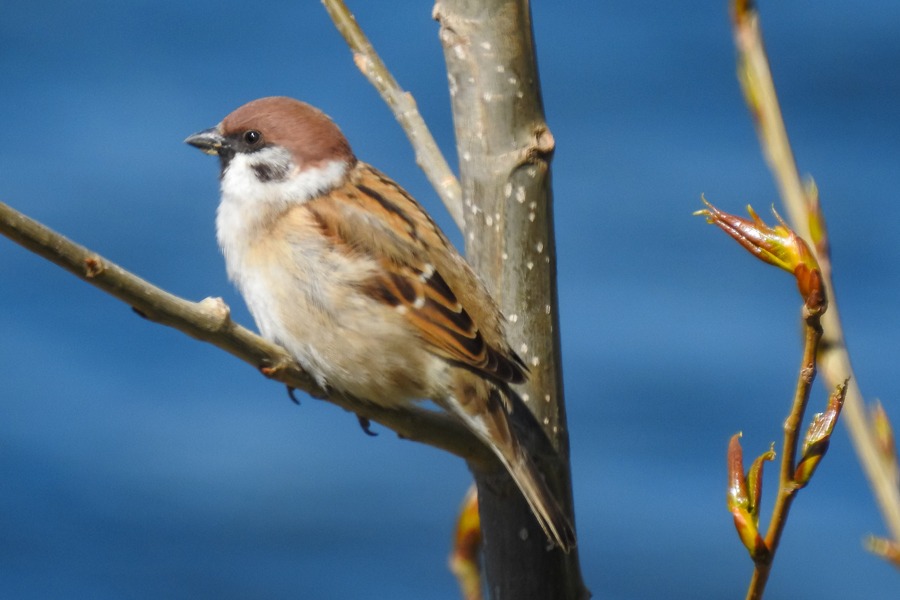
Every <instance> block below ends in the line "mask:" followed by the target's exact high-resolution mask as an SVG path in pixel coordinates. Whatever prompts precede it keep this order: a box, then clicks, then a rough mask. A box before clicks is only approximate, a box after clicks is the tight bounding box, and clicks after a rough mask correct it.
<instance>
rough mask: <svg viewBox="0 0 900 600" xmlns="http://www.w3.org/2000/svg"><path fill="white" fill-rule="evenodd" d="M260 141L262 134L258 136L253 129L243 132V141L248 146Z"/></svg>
mask: <svg viewBox="0 0 900 600" xmlns="http://www.w3.org/2000/svg"><path fill="white" fill-rule="evenodd" d="M261 139H262V134H260V133H259V132H258V131H256V130H255V129H251V130H250V131H245V132H244V141H245V142H246V143H247V144H249V145H250V146H252V145H254V144H256V143H257V142H259V140H261Z"/></svg>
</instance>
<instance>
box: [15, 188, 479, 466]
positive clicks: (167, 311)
mask: <svg viewBox="0 0 900 600" xmlns="http://www.w3.org/2000/svg"><path fill="white" fill-rule="evenodd" d="M0 233H2V234H3V235H5V236H6V237H8V238H9V239H11V240H12V241H14V242H16V243H17V244H19V245H21V246H23V247H24V248H27V249H28V250H30V251H32V252H34V253H35V254H38V255H39V256H42V257H44V258H46V259H47V260H49V261H51V262H53V263H55V264H57V265H59V266H60V267H62V268H63V269H65V270H67V271H69V272H70V273H72V274H74V275H75V276H76V277H78V278H80V279H82V280H84V281H86V282H88V283H90V284H91V285H93V286H94V287H97V288H99V289H101V290H103V291H104V292H106V293H108V294H110V295H112V296H114V297H116V298H118V299H119V300H121V301H123V302H125V303H126V304H128V305H130V306H131V307H133V308H134V310H135V311H137V312H138V313H139V314H140V315H142V316H144V317H146V318H147V319H149V320H151V321H154V322H156V323H160V324H162V325H166V326H168V327H172V328H174V329H177V330H178V331H181V332H182V333H186V334H187V335H189V336H191V337H193V338H195V339H198V340H201V341H204V342H208V343H210V344H213V345H214V346H217V347H218V348H221V349H222V350H224V351H226V352H228V353H229V354H232V355H233V356H236V357H237V358H239V359H241V360H242V361H244V362H246V363H248V364H250V365H252V366H254V367H256V368H257V369H259V370H260V371H262V372H263V374H265V375H266V376H267V377H269V378H271V379H275V380H276V381H280V382H281V383H284V384H285V385H288V386H291V387H293V388H297V389H301V390H303V391H305V392H307V393H309V394H310V395H311V396H314V397H316V398H322V399H325V400H327V401H329V402H331V403H332V404H336V405H337V406H340V407H341V408H343V409H345V410H348V411H351V412H353V413H356V414H357V415H359V416H362V417H365V418H367V419H371V420H373V421H377V422H378V423H381V424H382V425H384V426H385V427H388V428H390V429H393V430H394V431H396V432H397V434H398V435H399V436H400V437H401V438H404V439H408V440H412V441H416V442H421V443H423V444H428V445H429V446H434V447H436V448H440V449H442V450H446V451H447V452H450V453H452V454H455V455H457V456H459V457H461V458H464V459H466V460H467V461H469V462H470V463H471V462H473V461H474V462H476V463H481V464H485V465H489V464H490V465H494V464H496V459H495V458H494V456H493V454H492V453H491V452H490V451H489V450H488V449H487V448H486V447H485V446H484V444H482V443H481V442H480V441H478V439H477V438H475V436H474V435H472V434H471V433H470V432H469V431H468V430H467V429H466V428H465V427H464V426H463V425H462V424H460V423H459V422H458V421H456V420H455V419H453V418H452V417H449V416H447V415H445V414H443V413H440V412H436V411H429V410H425V409H422V408H417V407H412V406H411V407H407V408H404V409H402V410H392V409H387V408H382V407H379V406H376V405H374V404H371V403H368V402H365V401H364V400H360V399H357V398H352V397H350V396H346V395H342V394H339V393H336V392H334V391H328V390H324V389H322V388H321V387H320V386H319V385H318V384H317V383H316V381H315V379H314V378H313V377H312V376H310V374H309V373H307V372H306V371H304V370H303V369H302V368H301V367H300V365H299V364H298V363H297V362H296V361H295V360H294V359H293V358H292V357H291V356H290V355H289V354H288V353H287V351H286V350H284V349H283V348H281V347H280V346H277V345H275V344H272V343H271V342H268V341H266V340H264V339H263V338H261V337H259V336H258V335H256V334H255V333H253V332H252V331H250V330H248V329H246V328H244V327H241V326H240V325H238V324H237V323H234V322H233V321H232V320H231V317H230V314H229V312H230V311H229V309H228V307H227V306H226V305H225V303H224V302H222V300H221V299H220V298H207V299H205V300H203V301H201V302H190V301H188V300H185V299H183V298H179V297H178V296H175V295H173V294H170V293H169V292H166V291H165V290H162V289H160V288H158V287H156V286H154V285H152V284H150V283H148V282H147V281H144V280H143V279H141V278H140V277H137V276H136V275H134V274H132V273H130V272H128V271H126V270H125V269H123V268H122V267H120V266H118V265H116V264H115V263H112V262H110V261H108V260H106V259H105V258H103V257H102V256H100V255H98V254H96V253H94V252H91V251H90V250H88V249H87V248H85V247H83V246H79V245H78V244H75V243H74V242H71V241H70V240H68V239H66V238H65V237H63V236H61V235H60V234H58V233H56V232H55V231H53V230H51V229H48V228H47V227H45V226H44V225H42V224H40V223H38V222H36V221H34V220H32V219H29V218H28V217H26V216H25V215H23V214H22V213H20V212H18V211H16V210H14V209H13V208H11V207H9V206H7V205H6V204H4V203H2V202H0Z"/></svg>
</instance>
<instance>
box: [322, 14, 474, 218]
mask: <svg viewBox="0 0 900 600" xmlns="http://www.w3.org/2000/svg"><path fill="white" fill-rule="evenodd" d="M322 4H324V5H325V10H327V11H328V15H329V16H330V17H331V20H332V21H334V25H335V27H337V29H338V31H339V32H340V33H341V35H342V36H344V40H346V42H347V45H348V46H350V50H352V51H353V62H354V63H356V66H357V68H358V69H359V70H360V71H361V72H362V74H363V75H365V76H366V79H368V80H369V83H371V84H372V85H373V86H374V87H375V89H377V90H378V93H380V94H381V97H382V99H383V100H384V101H385V103H387V105H388V106H389V107H390V109H391V110H392V111H393V113H394V117H396V119H397V121H398V122H399V123H400V126H401V127H402V128H403V131H405V132H406V136H407V137H408V138H409V142H410V144H412V147H413V150H415V153H416V163H417V164H418V165H419V167H420V168H421V169H422V170H423V171H424V172H425V176H426V177H427V178H428V181H430V182H431V185H432V186H433V187H434V189H435V190H436V191H437V193H438V195H440V197H441V200H443V202H444V205H445V206H446V207H447V211H449V213H450V216H451V217H453V220H454V221H455V222H456V226H457V227H459V228H460V229H462V228H463V226H464V221H463V215H462V200H461V196H462V192H461V191H460V187H459V181H458V180H457V179H456V176H454V175H453V171H451V170H450V166H449V165H448V164H447V160H446V159H445V158H444V155H443V154H441V150H440V148H438V145H437V142H435V141H434V137H433V136H432V135H431V132H430V131H429V130H428V126H427V125H425V121H424V120H423V119H422V115H421V114H419V109H418V108H416V101H415V100H414V99H413V97H412V94H410V93H409V92H404V91H403V90H402V89H401V88H400V85H399V84H398V83H397V80H396V79H394V76H393V75H391V72H390V71H389V70H388V68H387V67H386V66H385V65H384V63H383V62H382V60H381V58H380V57H379V56H378V53H377V52H375V48H373V47H372V44H371V42H369V39H368V38H367V37H366V35H365V34H364V33H363V31H362V29H360V27H359V24H358V23H357V22H356V19H355V18H354V17H353V15H352V14H351V13H350V10H349V9H348V8H347V6H346V5H345V4H344V2H343V0H322Z"/></svg>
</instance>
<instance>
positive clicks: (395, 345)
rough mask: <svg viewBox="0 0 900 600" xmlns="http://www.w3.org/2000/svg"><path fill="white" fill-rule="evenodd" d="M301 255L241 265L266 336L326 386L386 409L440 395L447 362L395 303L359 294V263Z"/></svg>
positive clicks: (250, 303)
mask: <svg viewBox="0 0 900 600" xmlns="http://www.w3.org/2000/svg"><path fill="white" fill-rule="evenodd" d="M300 254H301V256H298V253H297V252H296V251H295V252H294V254H293V256H292V257H291V260H290V261H289V262H287V263H284V262H279V261H269V262H267V263H266V264H265V265H258V266H257V267H255V268H252V269H242V272H244V273H247V274H248V275H247V276H246V277H244V278H242V279H241V280H239V282H238V287H239V288H240V290H241V293H242V295H243V296H244V299H245V301H246V302H247V305H248V307H249V309H250V312H251V314H253V317H254V319H255V320H256V323H257V326H258V327H259V329H260V332H261V333H262V335H263V337H265V338H267V339H269V340H272V341H274V342H276V343H278V344H280V345H282V346H284V347H285V348H286V349H287V350H288V352H289V353H290V354H291V355H292V356H293V357H294V358H296V359H297V361H298V362H299V363H300V364H301V365H302V366H303V367H304V369H306V370H307V371H308V372H309V373H310V374H311V375H313V376H314V377H315V378H316V380H317V381H318V383H319V384H320V385H322V386H323V387H325V388H326V389H337V390H340V391H342V392H345V393H347V394H350V395H352V396H355V397H357V398H361V399H365V400H369V401H371V402H373V403H375V404H379V405H383V406H391V405H397V404H402V403H405V402H409V401H411V400H417V399H422V398H432V397H435V396H439V395H440V390H436V389H433V388H432V387H430V385H429V384H433V382H439V381H443V380H444V379H445V378H446V377H445V376H443V375H444V374H445V373H446V371H447V368H448V367H447V363H446V362H445V361H443V360H441V359H439V358H438V357H436V356H434V355H433V354H431V353H429V352H428V351H426V350H425V349H424V347H423V344H422V342H421V340H419V338H418V337H417V336H416V335H415V333H414V332H413V331H412V329H411V328H410V326H409V325H408V324H407V323H406V321H405V320H404V319H403V317H402V315H401V314H400V313H399V312H397V310H396V309H395V308H394V307H391V306H388V305H386V304H384V303H381V302H378V301H376V300H375V299H373V298H372V297H370V296H368V295H366V294H365V293H364V292H362V291H361V286H360V285H359V283H360V282H361V281H362V280H363V279H362V278H364V277H365V276H366V275H365V274H364V273H360V266H359V264H360V261H359V260H355V261H354V262H353V264H352V267H351V266H347V265H342V264H341V263H342V261H343V260H345V259H342V258H341V257H339V256H338V257H335V256H331V255H317V256H315V257H310V256H303V254H304V253H302V252H301V253H300ZM307 258H308V259H310V260H309V261H307V260H305V259H307ZM313 262H314V263H315V264H312V263H313Z"/></svg>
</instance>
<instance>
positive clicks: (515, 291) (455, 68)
mask: <svg viewBox="0 0 900 600" xmlns="http://www.w3.org/2000/svg"><path fill="white" fill-rule="evenodd" d="M434 16H435V18H436V19H437V20H438V21H439V22H440V26H441V29H440V36H441V42H442V44H443V46H444V55H445V59H446V62H447V73H448V80H449V85H450V95H451V106H452V109H453V118H454V125H455V129H456V138H457V149H458V152H459V159H460V160H459V163H460V180H461V186H462V196H463V207H464V217H465V223H466V225H465V243H466V254H467V257H468V259H469V261H470V262H471V263H472V264H473V266H474V267H475V269H476V270H477V271H478V272H479V273H480V274H481V276H482V277H483V278H484V280H485V281H486V282H487V283H488V286H489V287H490V288H491V292H492V293H493V295H494V297H495V298H496V299H497V301H498V302H499V303H500V305H501V308H502V309H503V313H504V314H505V315H506V317H507V319H508V323H507V330H508V332H509V334H510V339H511V341H512V343H513V347H514V349H515V350H516V351H517V352H519V353H520V354H521V355H522V357H523V358H524V359H525V362H526V363H527V364H528V366H529V368H530V369H531V377H530V380H529V382H528V384H527V385H525V386H523V387H522V388H521V389H520V390H519V392H520V394H521V397H522V399H523V400H524V401H525V404H526V405H527V406H528V408H529V409H530V410H531V412H532V413H533V415H534V417H535V418H536V419H537V421H538V423H540V424H541V425H542V426H543V428H544V430H545V432H546V433H547V436H548V437H549V439H550V440H551V441H552V443H553V445H554V446H555V447H556V449H557V450H558V454H559V457H558V464H557V462H556V461H557V459H556V458H554V459H548V460H551V461H552V464H551V465H549V466H551V467H552V468H548V464H546V463H544V464H542V466H543V471H544V474H545V476H546V478H547V480H548V483H550V485H551V487H552V488H554V491H555V492H556V494H557V497H558V498H560V500H561V501H562V504H563V506H565V507H566V509H567V511H568V512H569V515H570V516H571V515H572V500H571V480H570V470H569V464H568V463H569V461H568V450H569V443H568V432H567V430H566V418H565V406H564V402H563V390H562V374H561V361H560V344H559V337H558V334H559V316H558V307H557V292H556V254H555V240H554V234H553V213H552V194H551V189H550V158H551V156H552V153H553V149H554V140H553V136H552V135H551V134H550V131H549V129H548V127H547V124H546V122H545V120H544V115H543V106H542V103H541V97H540V86H539V81H538V72H537V64H536V59H535V50H534V43H533V38H532V26H531V14H530V10H529V7H528V2H527V1H525V0H488V1H485V0H439V1H438V2H437V3H436V4H435V8H434ZM554 454H555V453H554ZM475 477H476V482H477V483H478V488H479V504H480V509H481V512H482V527H483V529H484V535H485V561H486V571H487V576H488V579H489V580H490V582H491V583H490V589H491V592H492V593H494V594H496V596H497V597H502V598H542V599H544V598H580V597H584V595H585V594H586V593H587V592H586V590H585V589H584V587H583V584H582V582H581V574H580V571H579V567H578V560H577V554H576V552H572V553H571V554H569V555H564V554H563V553H562V552H560V551H558V550H557V551H555V552H547V551H546V548H545V544H544V541H543V535H542V534H541V532H540V530H539V529H537V527H536V525H534V526H532V529H533V530H531V531H527V538H529V539H531V540H536V541H537V543H535V542H534V541H532V542H530V543H527V544H526V543H524V542H523V540H516V539H508V537H507V538H504V537H503V536H502V535H501V534H500V533H499V532H501V531H507V532H508V531H519V530H521V531H523V532H525V531H526V530H525V529H524V524H529V523H533V519H531V517H530V516H529V515H528V514H527V513H528V507H527V505H525V503H524V501H523V500H522V499H521V497H520V495H519V494H517V493H516V491H515V489H514V487H513V486H512V483H511V480H509V478H508V477H506V474H505V473H502V474H499V473H490V474H487V473H479V472H476V473H475ZM572 520H573V522H574V519H572Z"/></svg>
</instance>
